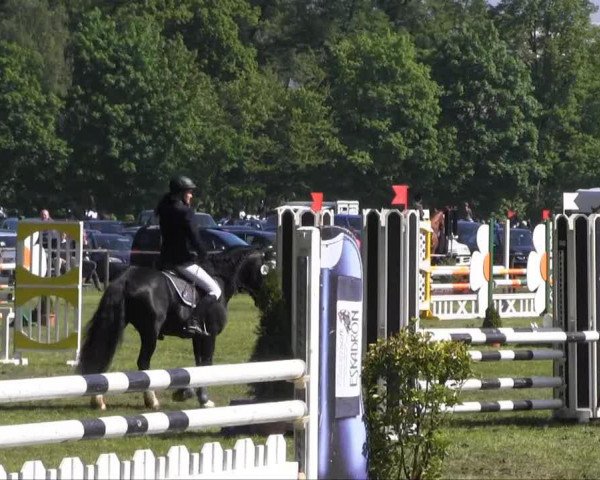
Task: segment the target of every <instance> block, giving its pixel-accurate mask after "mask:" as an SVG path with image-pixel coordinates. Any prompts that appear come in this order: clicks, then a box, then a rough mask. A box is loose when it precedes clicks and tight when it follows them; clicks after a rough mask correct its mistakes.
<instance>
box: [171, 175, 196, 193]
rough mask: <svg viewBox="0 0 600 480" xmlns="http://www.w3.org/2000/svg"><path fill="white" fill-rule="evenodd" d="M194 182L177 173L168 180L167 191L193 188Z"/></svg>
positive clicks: (181, 190) (183, 190)
mask: <svg viewBox="0 0 600 480" xmlns="http://www.w3.org/2000/svg"><path fill="white" fill-rule="evenodd" d="M195 189H196V184H195V183H194V182H193V181H192V180H191V179H190V178H189V177H186V176H185V175H177V176H176V177H173V178H172V179H171V180H170V181H169V191H170V192H171V193H179V192H185V191H186V190H195Z"/></svg>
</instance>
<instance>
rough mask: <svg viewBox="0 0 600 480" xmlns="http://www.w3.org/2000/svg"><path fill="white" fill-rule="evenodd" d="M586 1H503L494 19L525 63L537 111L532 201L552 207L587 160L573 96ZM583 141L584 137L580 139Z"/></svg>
mask: <svg viewBox="0 0 600 480" xmlns="http://www.w3.org/2000/svg"><path fill="white" fill-rule="evenodd" d="M594 8H595V7H594V5H593V3H592V2H590V1H587V0H583V1H580V0H503V1H501V2H500V3H499V4H498V7H497V11H496V13H497V17H496V20H497V24H498V25H499V29H500V31H501V32H502V36H503V38H505V39H506V41H507V42H508V43H509V44H510V45H511V48H512V50H513V51H514V52H515V54H516V55H518V56H519V57H520V58H521V59H522V60H524V61H525V63H526V64H527V65H528V66H529V69H530V72H531V79H532V83H533V87H534V92H535V96H536V98H537V100H538V101H539V103H540V104H541V107H542V110H541V113H540V116H539V119H538V120H537V122H536V123H537V127H538V131H539V148H538V155H539V158H540V165H541V167H542V168H541V169H540V172H539V174H538V176H537V185H538V188H537V191H536V195H535V197H534V198H533V203H534V204H535V205H536V206H537V207H538V208H539V207H542V206H554V205H555V204H556V202H557V200H558V199H559V198H560V194H561V192H562V191H563V190H564V189H572V188H577V187H578V185H577V184H576V181H578V180H579V179H577V177H574V176H572V175H571V174H572V172H576V171H579V170H580V169H582V168H584V167H585V165H582V164H581V162H584V164H585V163H586V162H589V161H590V160H591V159H585V158H584V157H585V155H583V156H582V155H581V153H582V152H581V150H580V149H581V148H582V147H583V148H586V147H584V145H582V144H581V140H582V139H581V138H580V137H579V135H578V129H579V122H580V116H581V108H582V105H581V104H580V103H579V101H578V98H577V90H578V83H579V82H580V79H581V76H582V74H583V70H584V69H585V62H586V49H585V48H584V46H585V45H586V44H588V41H589V38H590V36H591V26H590V13H591V12H592V11H593V10H594ZM584 143H587V142H584Z"/></svg>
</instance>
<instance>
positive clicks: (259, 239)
mask: <svg viewBox="0 0 600 480" xmlns="http://www.w3.org/2000/svg"><path fill="white" fill-rule="evenodd" d="M219 228H220V230H222V231H224V232H230V233H233V234H234V235H237V236H238V237H240V238H241V239H242V240H244V241H245V242H246V243H248V244H249V245H252V246H255V247H259V248H275V247H276V243H277V234H276V233H275V232H270V231H269V232H267V231H264V230H257V229H255V228H252V227H244V226H241V225H223V226H222V227H219Z"/></svg>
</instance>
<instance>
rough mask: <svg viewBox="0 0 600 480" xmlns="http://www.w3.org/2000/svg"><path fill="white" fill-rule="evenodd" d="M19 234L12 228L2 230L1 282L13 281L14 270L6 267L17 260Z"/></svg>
mask: <svg viewBox="0 0 600 480" xmlns="http://www.w3.org/2000/svg"><path fill="white" fill-rule="evenodd" d="M16 245H17V234H16V233H15V232H12V231H10V230H0V284H7V283H11V282H12V280H13V279H14V270H13V269H12V268H10V267H9V268H6V267H8V266H9V265H12V264H15V262H16V251H17V249H16Z"/></svg>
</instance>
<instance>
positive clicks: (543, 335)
mask: <svg viewBox="0 0 600 480" xmlns="http://www.w3.org/2000/svg"><path fill="white" fill-rule="evenodd" d="M423 331H424V332H428V333H430V334H431V340H433V341H442V340H449V341H455V342H464V343H469V344H494V343H531V344H539V343H563V342H568V343H582V342H597V341H598V340H599V339H600V332H597V331H584V332H563V331H562V330H558V329H539V330H531V329H516V328H498V329H483V328H458V329H424V330H423Z"/></svg>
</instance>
